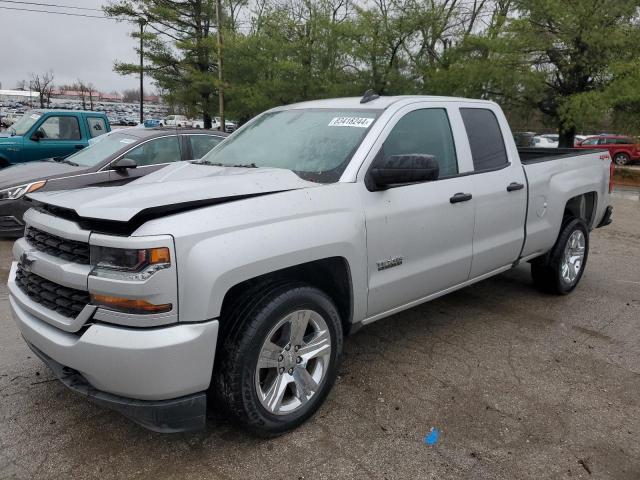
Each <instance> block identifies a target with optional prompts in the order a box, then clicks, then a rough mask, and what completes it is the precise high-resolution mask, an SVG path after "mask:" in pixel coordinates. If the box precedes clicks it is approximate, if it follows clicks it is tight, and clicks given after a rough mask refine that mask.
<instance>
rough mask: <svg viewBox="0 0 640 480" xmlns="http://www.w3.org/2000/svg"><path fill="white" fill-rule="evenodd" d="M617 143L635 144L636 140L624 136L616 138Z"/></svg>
mask: <svg viewBox="0 0 640 480" xmlns="http://www.w3.org/2000/svg"><path fill="white" fill-rule="evenodd" d="M616 143H617V144H618V145H633V143H634V142H633V140H631V139H630V138H626V137H624V138H618V139H617V140H616Z"/></svg>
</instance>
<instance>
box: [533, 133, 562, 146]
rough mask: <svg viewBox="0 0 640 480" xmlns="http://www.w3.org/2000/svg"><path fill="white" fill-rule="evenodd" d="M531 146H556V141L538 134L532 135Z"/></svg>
mask: <svg viewBox="0 0 640 480" xmlns="http://www.w3.org/2000/svg"><path fill="white" fill-rule="evenodd" d="M533 146H534V147H536V148H558V142H554V141H553V140H552V139H551V138H548V137H545V136H542V135H538V136H535V137H533Z"/></svg>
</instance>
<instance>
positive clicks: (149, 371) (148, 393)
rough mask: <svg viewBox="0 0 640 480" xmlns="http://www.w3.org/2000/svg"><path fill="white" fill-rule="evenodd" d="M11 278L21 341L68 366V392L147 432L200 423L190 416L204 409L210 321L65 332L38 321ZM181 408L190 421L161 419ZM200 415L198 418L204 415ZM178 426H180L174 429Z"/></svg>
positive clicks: (213, 330)
mask: <svg viewBox="0 0 640 480" xmlns="http://www.w3.org/2000/svg"><path fill="white" fill-rule="evenodd" d="M13 273H14V272H13V271H12V274H13ZM12 280H13V279H12V278H11V277H10V279H9V284H10V289H9V292H10V293H9V302H10V304H11V310H12V312H13V316H14V319H15V321H16V324H17V326H18V328H19V329H20V332H21V333H22V336H23V337H24V339H25V340H26V342H27V343H28V344H29V346H31V347H32V348H33V349H34V351H37V352H39V353H38V355H39V356H40V357H41V358H42V359H43V360H44V361H45V363H47V364H48V365H49V366H50V367H51V368H52V369H53V370H54V372H56V370H57V371H58V372H59V371H61V369H62V368H67V369H68V371H69V372H74V374H77V375H76V376H74V377H73V385H75V386H80V385H82V387H81V388H74V390H76V391H81V393H85V394H86V395H88V396H90V397H91V398H92V399H94V400H96V401H98V402H99V403H101V404H103V405H106V406H109V407H110V408H114V409H116V410H118V411H120V412H122V413H123V414H125V415H126V416H128V417H129V418H132V419H134V420H135V421H137V422H138V423H140V424H142V425H144V426H146V427H148V428H151V429H153V430H157V431H178V430H180V429H185V428H187V427H189V428H191V427H192V426H193V425H195V424H196V423H197V424H198V425H199V424H200V420H197V419H196V417H198V418H199V417H200V416H201V415H200V414H198V415H195V416H194V415H193V412H194V411H195V410H194V409H201V408H204V407H202V405H204V403H203V401H204V400H203V397H202V396H203V395H204V393H203V392H205V391H206V390H207V389H208V387H209V384H210V381H211V373H212V370H213V359H214V356H215V350H216V341H217V337H218V321H217V320H211V321H206V322H201V323H193V324H174V325H172V326H166V327H161V328H128V327H120V326H114V325H108V324H102V323H92V320H91V319H89V320H88V322H87V323H86V324H85V326H84V327H83V328H82V329H80V330H79V331H78V332H75V333H74V332H67V331H64V330H62V329H60V328H57V327H56V326H54V325H52V324H50V323H48V322H47V321H46V319H43V318H41V315H42V308H41V307H40V306H39V305H38V304H35V303H34V304H33V305H32V304H31V303H33V302H31V300H30V299H29V298H28V297H25V296H21V295H20V294H19V292H16V291H15V290H14V289H13V288H11V287H13V285H12ZM12 290H13V291H12ZM30 302H31V303H30ZM56 375H58V373H56ZM58 376H59V377H60V375H58ZM67 376H68V375H67ZM65 378H67V377H65ZM79 379H82V380H81V381H80V380H79ZM63 382H65V383H67V382H66V381H65V380H64V379H63ZM67 386H70V387H71V385H69V384H68V383H67ZM71 388H73V387H71ZM183 407H184V408H186V409H187V410H188V412H190V413H188V414H187V417H189V418H190V419H191V420H189V421H186V420H185V421H183V420H180V421H177V420H176V422H177V423H176V424H172V423H171V422H169V421H168V420H167V415H169V413H166V412H174V411H175V410H176V409H177V410H180V411H183ZM196 407H197V408H196ZM143 411H144V412H149V413H141V412H143ZM151 412H164V413H151ZM200 413H201V414H202V418H204V417H203V415H204V411H202V412H200ZM171 415H173V413H171ZM150 419H151V420H150ZM153 419H155V421H152V420H153ZM202 421H203V420H202ZM194 422H195V423H194ZM178 424H184V425H183V427H180V428H179V427H178V426H177V425H178Z"/></svg>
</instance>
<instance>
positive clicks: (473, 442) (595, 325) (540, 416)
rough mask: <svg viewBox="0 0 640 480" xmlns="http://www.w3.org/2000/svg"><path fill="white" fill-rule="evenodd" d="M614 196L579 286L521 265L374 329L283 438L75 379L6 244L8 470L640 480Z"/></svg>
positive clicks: (637, 234)
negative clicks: (22, 322)
mask: <svg viewBox="0 0 640 480" xmlns="http://www.w3.org/2000/svg"><path fill="white" fill-rule="evenodd" d="M636 198H637V197H636ZM614 205H615V210H614V211H615V220H614V223H613V224H612V225H610V226H609V227H607V228H604V229H600V230H597V231H595V232H594V233H593V235H592V237H591V253H590V256H589V260H588V266H587V271H586V273H585V275H584V277H583V279H582V283H581V285H580V286H579V287H578V289H577V290H576V291H575V292H574V293H573V294H572V295H569V296H566V297H554V296H548V295H544V294H542V293H539V292H537V291H536V290H534V289H533V288H532V285H531V280H530V276H529V269H528V266H527V265H523V266H519V267H518V268H516V269H514V270H512V271H510V272H508V273H505V274H503V275H500V276H498V277H495V278H493V279H490V280H487V281H484V282H481V283H479V284H476V285H474V286H471V287H468V288H466V289H464V290H461V291H458V292H456V293H453V294H451V295H448V296H446V297H444V298H441V299H439V300H436V301H434V302H431V303H428V304H426V305H423V306H420V307H417V308H414V309H412V310H408V311H405V312H403V313H401V314H398V315H395V316H393V317H391V318H389V319H386V320H382V321H380V322H377V323H375V324H373V325H370V326H368V327H366V328H364V329H362V330H360V331H359V332H358V333H356V334H355V335H353V336H351V337H350V338H348V339H347V341H346V342H345V354H344V362H343V365H342V368H341V372H340V377H339V380H338V382H337V384H336V386H335V388H334V389H333V392H332V393H331V394H330V396H329V398H328V400H327V402H326V403H325V405H324V406H323V407H322V408H321V410H320V411H319V412H318V414H317V415H316V416H315V417H314V418H313V419H311V421H309V422H308V423H307V424H306V425H304V426H302V427H301V428H299V429H298V430H296V431H295V432H293V433H291V434H288V435H286V436H283V437H280V438H277V439H275V440H268V441H266V440H257V439H255V438H251V437H249V436H247V435H246V434H244V433H243V432H242V431H240V430H238V429H237V428H236V427H235V426H233V425H232V424H230V423H229V422H228V421H227V420H226V419H225V418H224V416H222V415H220V414H218V413H216V412H211V414H210V419H209V422H208V428H207V430H206V431H203V432H199V433H195V434H176V435H160V434H155V433H151V432H147V431H145V430H143V429H142V428H141V427H138V426H137V425H135V424H133V423H131V422H129V421H127V420H126V419H124V418H122V417H121V416H119V415H117V414H115V413H113V412H110V411H108V410H104V409H102V408H100V407H98V406H95V405H93V404H91V403H89V402H88V401H87V400H85V399H84V398H81V397H79V396H77V395H75V394H73V393H72V392H69V391H67V390H66V389H65V387H63V386H62V385H61V384H60V383H59V382H57V381H55V380H54V379H53V376H52V374H51V373H50V372H49V371H48V370H47V369H46V367H44V365H43V364H42V363H41V362H40V361H39V360H38V359H37V358H35V357H34V355H33V354H32V353H31V352H30V351H29V350H28V349H27V347H26V346H25V345H24V343H23V342H22V340H21V338H20V336H19V334H18V331H17V329H16V327H15V326H14V323H13V321H12V319H11V315H10V311H9V306H8V301H7V292H6V287H5V286H4V278H6V276H7V273H8V268H9V258H10V249H11V243H10V242H6V241H5V242H0V277H1V278H2V279H3V282H2V283H3V284H2V285H1V286H0V327H1V328H2V335H0V366H1V368H0V396H1V398H0V418H1V419H2V420H1V422H0V478H25V479H26V478H65V479H68V478H83V479H85V478H138V479H147V478H149V479H152V478H153V479H156V478H170V479H171V478H175V479H182V478H212V479H214V478H215V479H230V478H243V479H252V478H268V479H279V478H285V477H286V478H290V479H291V478H294V479H296V478H297V479H301V478H304V479H321V478H327V479H333V478H374V479H378V478H379V479H382V478H389V479H391V478H403V479H404V478H434V479H435V478H437V479H449V478H452V479H453V478H455V479H461V478H462V479H518V478H535V479H541V478H553V479H569V478H570V479H575V478H598V479H616V480H625V479H629V480H638V479H639V478H640V348H639V346H640V202H638V201H637V200H633V199H625V198H622V197H619V198H616V199H615V202H614ZM432 428H437V429H438V430H439V431H440V435H439V438H438V442H437V443H436V444H435V445H426V444H425V443H424V442H423V439H424V437H425V435H427V434H428V433H429V432H430V431H431V429H432Z"/></svg>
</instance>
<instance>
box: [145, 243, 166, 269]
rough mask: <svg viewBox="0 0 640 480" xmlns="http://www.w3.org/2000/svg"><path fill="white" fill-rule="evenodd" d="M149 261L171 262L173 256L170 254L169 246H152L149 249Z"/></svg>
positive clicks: (151, 262)
mask: <svg viewBox="0 0 640 480" xmlns="http://www.w3.org/2000/svg"><path fill="white" fill-rule="evenodd" d="M148 251H149V263H150V264H151V265H153V264H154V263H170V262H171V257H170V255H169V249H168V248H167V247H161V248H150V249H149V250H148Z"/></svg>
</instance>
